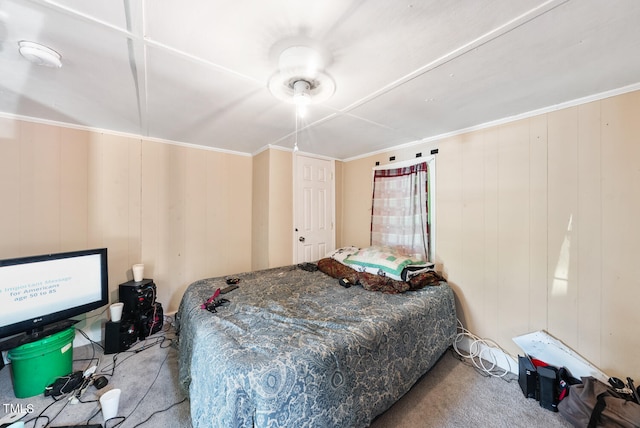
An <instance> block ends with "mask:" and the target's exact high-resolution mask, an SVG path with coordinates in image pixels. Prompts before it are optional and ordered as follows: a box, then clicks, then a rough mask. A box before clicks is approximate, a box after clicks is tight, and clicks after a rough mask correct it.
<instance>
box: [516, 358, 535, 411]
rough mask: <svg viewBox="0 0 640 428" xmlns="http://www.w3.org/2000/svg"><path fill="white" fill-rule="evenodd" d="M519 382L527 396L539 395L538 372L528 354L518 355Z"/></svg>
mask: <svg viewBox="0 0 640 428" xmlns="http://www.w3.org/2000/svg"><path fill="white" fill-rule="evenodd" d="M518 383H519V384H520V389H522V392H523V393H524V396H525V397H527V398H535V399H536V400H539V399H540V398H539V397H538V372H537V371H536V368H535V366H534V365H533V363H532V362H531V359H530V358H529V357H528V356H524V357H523V356H521V355H518Z"/></svg>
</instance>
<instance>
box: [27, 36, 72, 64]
mask: <svg viewBox="0 0 640 428" xmlns="http://www.w3.org/2000/svg"><path fill="white" fill-rule="evenodd" d="M18 51H19V52H20V55H22V56H23V57H24V58H25V59H26V60H28V61H30V62H32V63H34V64H37V65H42V66H45V67H51V68H60V67H62V56H61V55H60V54H59V53H58V52H56V51H54V50H53V49H51V48H49V47H47V46H44V45H41V44H40V43H36V42H29V41H27V40H20V41H19V42H18Z"/></svg>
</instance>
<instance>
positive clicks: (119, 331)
mask: <svg viewBox="0 0 640 428" xmlns="http://www.w3.org/2000/svg"><path fill="white" fill-rule="evenodd" d="M138 334H139V331H138V327H137V326H136V324H135V323H133V322H131V321H127V320H122V321H118V322H113V321H107V322H106V324H105V325H104V353H105V355H106V354H116V353H118V352H122V351H126V350H127V349H129V348H130V347H131V345H133V344H134V343H136V341H137V340H138Z"/></svg>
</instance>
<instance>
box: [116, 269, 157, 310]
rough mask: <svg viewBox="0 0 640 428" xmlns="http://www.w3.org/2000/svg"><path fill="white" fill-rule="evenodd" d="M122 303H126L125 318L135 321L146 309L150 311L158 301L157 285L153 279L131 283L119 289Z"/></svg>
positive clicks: (121, 285)
mask: <svg viewBox="0 0 640 428" xmlns="http://www.w3.org/2000/svg"><path fill="white" fill-rule="evenodd" d="M118 296H119V298H120V301H121V302H122V303H124V308H123V311H122V317H123V318H129V319H134V318H137V316H138V314H139V313H140V312H142V311H143V310H145V309H150V308H151V307H152V306H153V304H154V303H155V301H156V284H155V283H154V282H153V280H152V279H143V280H142V281H138V282H136V281H129V282H125V283H123V284H120V286H119V288H118Z"/></svg>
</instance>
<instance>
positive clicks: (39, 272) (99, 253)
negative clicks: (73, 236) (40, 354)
mask: <svg viewBox="0 0 640 428" xmlns="http://www.w3.org/2000/svg"><path fill="white" fill-rule="evenodd" d="M108 294H109V281H108V275H107V249H106V248H98V249H92V250H82V251H72V252H65V253H57V254H46V255H40V256H30V257H20V258H14V259H6V260H0V308H2V309H0V350H7V349H11V348H13V347H15V346H19V345H21V344H24V343H29V342H33V341H35V340H38V339H41V338H43V337H45V336H48V335H51V334H54V333H57V332H59V331H62V330H64V329H65V328H68V327H70V326H71V325H73V324H75V323H76V322H77V321H74V320H71V318H73V317H76V316H78V315H82V314H84V313H86V312H89V311H92V310H94V309H98V308H100V307H102V306H104V305H106V304H107V303H108V302H109V297H108Z"/></svg>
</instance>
